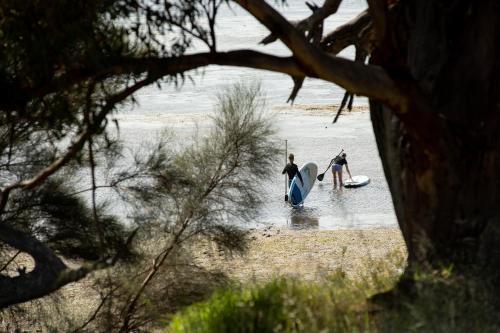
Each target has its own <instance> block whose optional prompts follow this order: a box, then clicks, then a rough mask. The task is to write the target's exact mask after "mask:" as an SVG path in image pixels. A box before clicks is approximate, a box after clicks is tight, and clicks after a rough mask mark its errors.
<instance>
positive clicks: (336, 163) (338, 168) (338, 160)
mask: <svg viewBox="0 0 500 333" xmlns="http://www.w3.org/2000/svg"><path fill="white" fill-rule="evenodd" d="M346 157H347V154H346V153H343V154H342V155H340V156H337V157H335V158H334V159H333V165H332V175H333V187H337V177H338V178H339V184H340V187H342V186H344V182H343V181H342V167H343V166H344V165H345V169H346V170H347V173H348V174H349V178H351V179H352V175H351V171H349V166H348V165H347V160H346Z"/></svg>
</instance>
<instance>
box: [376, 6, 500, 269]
mask: <svg viewBox="0 0 500 333" xmlns="http://www.w3.org/2000/svg"><path fill="white" fill-rule="evenodd" d="M399 10H400V12H399V13H398V15H396V16H395V17H396V20H395V21H394V22H392V23H393V26H392V27H391V28H392V29H391V31H392V33H391V34H389V35H388V36H385V40H384V41H382V42H380V44H379V45H378V46H377V47H376V48H375V50H374V52H373V54H372V57H371V60H370V62H371V63H373V64H376V65H379V66H381V67H383V68H384V69H386V70H387V71H388V72H389V73H391V75H392V76H394V77H399V78H407V79H406V82H408V83H407V84H405V88H404V89H405V90H406V92H407V93H408V95H409V96H410V98H409V99H408V101H407V104H406V105H404V106H403V107H402V108H406V110H401V109H400V110H395V109H394V108H393V109H392V110H391V109H389V108H388V107H387V106H383V105H382V104H380V103H378V102H376V101H373V100H371V101H370V110H371V117H372V122H373V128H374V132H375V136H376V140H377V145H378V148H379V153H380V156H381V159H382V162H383V167H384V171H385V175H386V178H387V181H388V184H389V188H390V191H391V194H392V197H393V201H394V207H395V211H396V215H397V219H398V222H399V226H400V228H401V230H402V233H403V236H404V238H405V241H406V244H407V247H408V251H409V263H410V265H409V268H410V270H411V269H412V267H414V266H415V264H417V263H418V264H419V265H420V264H422V263H426V264H431V266H435V265H441V264H445V265H447V264H454V266H455V267H457V268H467V267H470V265H471V264H473V263H474V264H480V265H481V267H483V268H484V267H487V268H489V269H491V272H494V273H496V274H497V273H498V271H499V269H498V267H500V266H499V265H500V136H499V135H498V133H497V131H498V128H499V125H500V122H499V117H500V85H499V83H500V82H499V81H500V61H499V59H500V52H499V51H500V21H499V18H500V4H499V3H498V2H497V1H496V0H484V1H472V0H469V1H465V0H456V1H437V0H408V1H401V2H400V9H399ZM389 39H390V41H389ZM393 47H394V48H396V49H393ZM391 107H392V106H391Z"/></svg>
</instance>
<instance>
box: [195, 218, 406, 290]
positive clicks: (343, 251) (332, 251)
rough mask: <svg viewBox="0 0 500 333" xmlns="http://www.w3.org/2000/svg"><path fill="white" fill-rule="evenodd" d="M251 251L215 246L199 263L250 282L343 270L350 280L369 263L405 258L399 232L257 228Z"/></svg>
mask: <svg viewBox="0 0 500 333" xmlns="http://www.w3.org/2000/svg"><path fill="white" fill-rule="evenodd" d="M250 237H251V238H252V241H251V243H250V248H249V250H248V251H247V253H246V254H245V255H243V256H228V255H225V254H224V253H219V251H217V249H216V248H212V249H211V250H208V251H207V250H205V251H204V253H198V255H197V259H198V260H199V261H200V264H202V265H204V266H206V267H211V268H217V269H221V270H224V271H225V272H227V274H228V275H229V277H230V278H232V279H234V280H237V281H241V282H247V281H249V280H256V281H265V280H269V279H271V278H273V277H276V276H283V275H284V276H294V277H297V278H301V279H306V280H315V279H317V278H318V277H321V276H323V275H325V274H329V273H332V272H334V271H336V270H338V269H341V270H342V271H344V272H345V273H346V274H347V275H348V276H350V277H357V276H359V274H360V273H363V270H364V269H365V267H366V265H367V263H369V262H378V261H381V260H384V259H386V258H388V257H389V256H392V255H396V256H397V257H399V259H398V260H397V261H399V262H398V265H399V266H402V264H403V263H402V262H401V261H403V260H404V258H405V256H406V249H405V246H404V240H403V237H402V235H401V232H400V231H399V229H396V228H394V229H371V230H328V231H326V230H325V231H310V230H296V231H294V230H286V229H285V230H283V229H278V228H272V227H271V228H267V229H264V230H254V231H252V232H251V234H250Z"/></svg>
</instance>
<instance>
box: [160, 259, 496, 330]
mask: <svg viewBox="0 0 500 333" xmlns="http://www.w3.org/2000/svg"><path fill="white" fill-rule="evenodd" d="M386 266H387V264H384V263H381V264H380V265H378V266H377V265H375V267H371V268H375V269H373V270H371V271H372V272H374V273H370V274H369V275H368V276H365V277H363V278H360V279H356V280H353V279H349V278H347V277H345V275H344V274H343V273H342V272H341V271H338V272H337V273H335V274H333V275H331V276H330V277H329V278H328V279H325V280H323V281H321V282H314V283H312V282H305V281H301V280H297V279H293V278H276V279H274V280H272V281H270V282H268V283H264V284H248V285H246V286H242V287H241V286H240V287H233V288H228V289H225V290H220V291H218V292H216V293H215V294H213V296H212V297H211V298H210V299H208V300H206V301H203V302H199V303H196V304H193V305H191V306H189V307H187V308H185V309H184V310H183V311H181V312H179V313H177V314H176V315H174V316H173V318H172V320H171V321H170V323H169V325H168V327H167V328H166V331H167V332H171V333H187V332H189V333H212V332H218V333H222V332H235V333H238V332H241V333H243V332H245V333H252V332H262V333H265V332H308V333H320V332H321V333H326V332H464V333H465V332H499V331H500V320H499V317H498V313H499V312H498V301H497V300H496V298H497V296H496V294H495V293H494V292H493V291H494V290H497V288H495V287H494V286H493V285H492V284H490V283H489V282H488V281H485V280H482V279H481V280H478V279H477V278H475V277H472V276H467V275H463V274H455V273H454V272H452V270H450V269H442V270H437V271H434V272H428V273H425V274H422V273H419V274H415V275H414V276H413V277H412V288H411V291H410V292H405V293H397V292H392V293H391V294H390V295H391V297H390V298H387V299H385V301H380V299H379V300H377V301H373V300H372V298H371V297H372V296H373V295H375V294H377V293H380V292H383V291H387V290H391V288H393V287H394V285H395V283H396V281H397V280H398V278H399V275H398V274H396V273H395V272H394V271H393V270H392V271H388V270H384V267H386ZM395 290H396V291H397V290H398V289H395ZM375 299H377V298H375ZM388 300H390V301H388Z"/></svg>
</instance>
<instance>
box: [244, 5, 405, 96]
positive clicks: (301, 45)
mask: <svg viewBox="0 0 500 333" xmlns="http://www.w3.org/2000/svg"><path fill="white" fill-rule="evenodd" d="M235 1H236V2H237V3H238V4H240V5H241V6H242V7H243V8H245V9H246V10H247V11H248V12H249V13H250V14H251V15H253V16H254V17H255V18H256V19H258V20H259V21H260V22H261V23H262V24H263V25H264V26H266V27H267V28H268V29H269V30H270V31H273V32H275V33H276V35H277V36H278V37H279V38H280V40H281V41H282V42H283V43H284V44H285V45H286V46H287V47H288V48H289V49H290V50H291V51H292V52H293V55H294V58H295V59H296V60H297V62H298V63H300V65H301V67H302V68H304V71H305V72H307V73H313V76H317V77H319V78H321V79H324V80H326V81H330V82H333V83H336V84H338V85H340V86H342V87H343V88H345V89H346V90H348V91H350V92H352V93H354V94H358V95H363V96H367V97H369V98H372V99H375V100H378V101H380V102H383V103H385V104H387V105H393V106H397V105H400V104H402V103H404V100H405V95H404V93H403V92H402V91H401V90H400V89H399V87H398V84H397V83H396V82H395V81H394V80H393V79H392V78H391V77H390V76H389V75H388V74H387V72H386V71H385V70H383V69H382V68H381V67H378V66H373V65H365V64H360V63H356V62H353V61H350V60H347V59H343V58H340V57H332V56H330V55H328V54H326V53H325V52H323V51H322V50H321V49H320V48H319V47H316V46H315V45H311V44H310V43H308V42H307V40H306V39H305V38H304V36H302V34H301V33H300V31H298V30H297V29H295V28H294V27H293V26H292V25H291V24H290V22H288V21H287V20H286V19H285V18H283V17H282V16H281V15H280V14H279V13H278V12H277V11H276V10H274V8H272V7H271V6H269V5H268V4H267V3H266V2H265V1H264V0H252V1H249V0H235Z"/></svg>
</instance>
